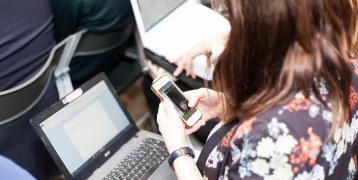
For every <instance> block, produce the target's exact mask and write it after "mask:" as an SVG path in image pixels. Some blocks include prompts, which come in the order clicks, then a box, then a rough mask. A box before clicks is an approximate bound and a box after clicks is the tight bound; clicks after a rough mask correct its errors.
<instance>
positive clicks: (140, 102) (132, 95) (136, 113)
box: [119, 78, 152, 131]
mask: <svg viewBox="0 0 358 180" xmlns="http://www.w3.org/2000/svg"><path fill="white" fill-rule="evenodd" d="M142 83H143V78H139V79H138V80H137V81H136V82H135V83H134V84H133V85H132V86H131V87H130V88H129V89H128V90H127V91H125V92H124V93H123V94H122V95H120V96H119V98H120V100H121V102H122V103H123V104H124V106H125V107H126V109H127V111H128V112H129V114H130V115H131V117H132V118H133V120H134V122H136V124H137V125H138V126H139V128H140V129H143V130H149V131H151V130H152V129H151V122H150V121H151V117H150V116H149V110H148V106H147V101H146V99H145V96H144V93H143V86H142ZM143 116H146V117H143ZM139 121H140V122H139Z"/></svg>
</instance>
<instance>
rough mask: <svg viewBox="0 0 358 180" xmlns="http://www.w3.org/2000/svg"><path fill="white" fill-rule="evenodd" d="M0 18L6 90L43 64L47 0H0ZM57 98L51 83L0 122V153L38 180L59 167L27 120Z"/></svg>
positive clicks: (47, 46)
mask: <svg viewBox="0 0 358 180" xmlns="http://www.w3.org/2000/svg"><path fill="white" fill-rule="evenodd" d="M0 18H1V21H0V27H1V28H0V91H6V90H8V89H10V88H13V87H16V86H18V85H20V84H22V83H24V82H25V81H27V80H29V79H30V78H31V77H33V76H34V75H35V74H36V73H37V72H38V71H39V70H40V69H41V68H42V67H43V65H44V64H45V62H46V60H47V58H48V55H49V53H50V51H51V49H52V47H53V46H54V45H55V39H54V35H53V24H52V13H51V8H50V4H49V2H48V1H47V0H1V1H0ZM57 100H58V95H57V89H56V86H55V83H54V82H51V83H50V85H49V87H48V89H47V90H46V92H45V95H44V98H42V99H41V100H40V101H39V102H38V103H37V104H36V105H35V106H34V107H33V109H31V110H30V111H29V112H28V113H26V114H24V115H23V116H21V117H19V118H17V119H16V120H14V121H12V122H11V123H7V124H3V125H0V154H2V155H3V156H5V157H7V158H9V159H11V160H12V161H14V162H15V163H16V164H18V165H19V166H21V167H22V168H24V169H25V170H27V171H28V172H29V173H31V174H32V175H33V176H34V177H36V178H39V179H48V178H50V177H52V176H53V175H54V174H56V173H57V172H58V169H57V167H56V165H55V164H54V162H53V161H52V159H51V157H50V156H49V154H48V153H47V151H46V149H45V147H44V146H43V145H42V143H41V141H40V139H39V138H38V137H37V136H36V133H35V132H34V130H33V129H32V127H31V125H30V119H31V118H32V117H33V116H34V115H36V114H37V113H39V112H40V111H42V110H44V109H45V108H47V107H49V106H51V105H52V104H53V103H54V102H56V101H57ZM0 113H1V110H0ZM0 171H1V170H0ZM1 175H3V173H0V179H3V178H1ZM5 179H6V178H5Z"/></svg>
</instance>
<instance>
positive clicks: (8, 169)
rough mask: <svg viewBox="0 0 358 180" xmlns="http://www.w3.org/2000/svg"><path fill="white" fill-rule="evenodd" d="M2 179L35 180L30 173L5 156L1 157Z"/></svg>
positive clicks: (0, 176)
mask: <svg viewBox="0 0 358 180" xmlns="http://www.w3.org/2000/svg"><path fill="white" fill-rule="evenodd" d="M0 179H9V180H11V179H21V180H35V178H34V177H32V176H31V175H30V174H29V173H28V172H26V171H25V170H24V169H21V168H20V167H19V166H18V165H16V164H15V163H14V162H12V161H11V160H10V159H7V158H5V157H3V156H0Z"/></svg>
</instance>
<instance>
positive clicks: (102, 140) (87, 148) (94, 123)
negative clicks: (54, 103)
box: [40, 81, 130, 174]
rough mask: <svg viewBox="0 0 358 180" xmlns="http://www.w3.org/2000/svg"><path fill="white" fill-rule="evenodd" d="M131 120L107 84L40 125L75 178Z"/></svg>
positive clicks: (91, 90) (86, 93)
mask: <svg viewBox="0 0 358 180" xmlns="http://www.w3.org/2000/svg"><path fill="white" fill-rule="evenodd" d="M129 124H130V120H129V119H128V117H127V116H126V114H125V113H124V112H123V111H122V109H121V108H120V106H119V105H118V103H117V101H116V99H115V97H114V96H113V95H112V93H111V91H110V89H109V88H108V86H107V85H106V83H105V82H104V81H101V82H99V83H98V84H96V85H95V86H94V87H92V88H91V89H89V90H88V91H86V92H85V93H84V94H83V95H82V96H80V97H79V98H77V99H76V100H74V101H73V102H72V103H70V104H68V105H67V106H65V107H64V108H62V109H61V110H60V111H58V112H57V113H56V114H54V115H52V116H51V117H49V118H48V119H46V120H45V121H43V122H42V123H41V124H40V127H41V129H42V130H43V132H44V134H45V135H46V137H47V138H48V139H49V141H50V143H51V144H52V146H53V147H54V149H55V150H56V152H57V154H58V156H59V157H60V159H61V160H62V162H63V164H64V165H65V166H66V168H67V170H68V171H69V172H70V173H71V174H76V173H77V171H78V170H80V168H81V166H84V165H85V164H86V163H88V161H89V160H90V159H93V158H95V157H96V155H97V154H99V153H101V152H102V151H103V150H104V149H105V147H107V146H108V145H110V144H111V140H113V138H114V137H116V135H118V134H119V133H120V132H121V131H123V130H124V129H125V128H126V127H127V126H129Z"/></svg>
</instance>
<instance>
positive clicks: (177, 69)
mask: <svg viewBox="0 0 358 180" xmlns="http://www.w3.org/2000/svg"><path fill="white" fill-rule="evenodd" d="M184 68H185V64H184V63H180V64H178V67H177V68H176V69H175V71H174V73H173V75H174V76H179V75H180V73H181V72H183V70H184Z"/></svg>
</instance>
